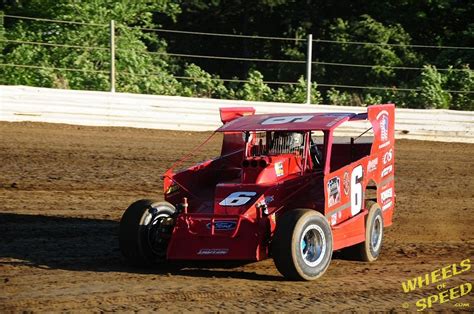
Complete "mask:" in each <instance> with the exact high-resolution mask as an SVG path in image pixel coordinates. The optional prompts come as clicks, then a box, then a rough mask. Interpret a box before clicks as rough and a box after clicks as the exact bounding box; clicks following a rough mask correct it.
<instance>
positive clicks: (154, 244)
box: [145, 208, 170, 256]
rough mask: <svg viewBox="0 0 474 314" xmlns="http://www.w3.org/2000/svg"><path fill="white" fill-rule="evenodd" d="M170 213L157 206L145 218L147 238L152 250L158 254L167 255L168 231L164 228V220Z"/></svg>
mask: <svg viewBox="0 0 474 314" xmlns="http://www.w3.org/2000/svg"><path fill="white" fill-rule="evenodd" d="M168 217H170V215H169V214H168V213H164V212H161V213H160V212H159V210H158V209H157V208H151V209H150V210H149V215H148V216H147V217H146V218H145V226H146V238H147V241H148V245H149V247H150V248H151V250H152V252H153V253H154V254H155V255H157V256H164V255H166V248H167V247H168V240H169V239H168V237H167V232H163V230H162V228H161V227H162V226H161V224H162V222H163V219H164V218H168Z"/></svg>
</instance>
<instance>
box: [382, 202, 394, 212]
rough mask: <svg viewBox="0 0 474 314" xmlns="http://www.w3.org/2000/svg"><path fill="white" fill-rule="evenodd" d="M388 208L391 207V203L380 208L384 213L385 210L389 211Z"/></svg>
mask: <svg viewBox="0 0 474 314" xmlns="http://www.w3.org/2000/svg"><path fill="white" fill-rule="evenodd" d="M390 207H392V201H390V202H388V203H387V204H385V205H383V206H382V211H386V210H387V209H389V208H390Z"/></svg>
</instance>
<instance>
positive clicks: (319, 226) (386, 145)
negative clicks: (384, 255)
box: [119, 104, 395, 280]
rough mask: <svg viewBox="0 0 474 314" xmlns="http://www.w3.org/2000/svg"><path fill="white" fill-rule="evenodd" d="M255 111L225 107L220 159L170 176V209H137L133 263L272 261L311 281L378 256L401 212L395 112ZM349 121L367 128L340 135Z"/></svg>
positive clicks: (126, 244)
mask: <svg viewBox="0 0 474 314" xmlns="http://www.w3.org/2000/svg"><path fill="white" fill-rule="evenodd" d="M254 113H255V110H254V109H253V108H248V107H242V108H221V109H220V115H221V120H222V122H223V123H224V125H223V126H221V127H220V128H219V129H217V130H216V132H220V133H222V134H223V144H222V150H221V155H220V157H217V158H214V159H211V160H207V161H205V162H202V163H199V164H197V165H194V166H192V167H189V168H187V169H184V170H180V171H177V172H175V170H174V169H173V167H172V168H171V169H169V170H168V171H167V172H166V173H165V174H164V197H165V200H166V202H155V201H152V200H140V201H137V202H135V203H133V204H132V205H130V207H129V208H128V209H127V210H126V211H125V213H124V215H123V217H122V219H121V221H120V235H119V240H120V248H121V251H122V254H123V256H124V257H125V259H126V260H127V261H128V262H130V263H131V264H135V265H146V264H148V265H150V264H156V263H162V262H171V261H180V260H181V261H183V260H186V261H189V260H228V261H230V260H232V261H249V262H251V261H260V260H263V259H266V258H269V257H272V258H273V260H274V262H275V265H276V267H277V269H278V270H279V271H280V273H281V274H283V275H284V276H285V277H286V278H288V279H296V280H313V279H316V278H318V277H319V276H321V275H322V274H323V273H324V272H325V271H326V269H327V268H328V266H329V263H330V261H331V257H332V253H333V251H336V250H344V251H346V252H347V253H349V254H351V257H353V258H357V259H360V260H364V261H369V262H371V261H374V260H376V259H377V257H378V256H379V254H380V250H381V247H382V240H383V234H384V232H383V230H384V227H387V226H389V225H391V224H392V216H393V211H394V205H395V189H394V171H395V168H394V166H395V165H394V157H395V155H394V153H395V151H394V140H395V138H394V123H395V116H394V115H395V107H394V105H392V104H387V105H375V106H370V107H368V108H367V112H364V113H360V114H356V113H298V114H261V115H256V114H254ZM343 124H345V125H357V124H358V125H359V128H356V129H359V130H360V126H364V125H365V126H366V127H367V129H366V131H364V132H363V133H361V134H359V133H360V132H359V133H358V135H357V136H352V137H347V136H337V134H338V131H340V130H343V129H340V128H339V126H341V125H343ZM352 130H354V128H353V129H352ZM193 153H194V152H193Z"/></svg>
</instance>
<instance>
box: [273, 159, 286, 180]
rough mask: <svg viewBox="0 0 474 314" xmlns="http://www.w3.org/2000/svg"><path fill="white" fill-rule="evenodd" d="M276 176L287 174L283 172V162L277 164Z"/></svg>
mask: <svg viewBox="0 0 474 314" xmlns="http://www.w3.org/2000/svg"><path fill="white" fill-rule="evenodd" d="M275 174H276V176H277V177H281V176H282V175H284V174H285V172H284V171H283V162H277V163H275Z"/></svg>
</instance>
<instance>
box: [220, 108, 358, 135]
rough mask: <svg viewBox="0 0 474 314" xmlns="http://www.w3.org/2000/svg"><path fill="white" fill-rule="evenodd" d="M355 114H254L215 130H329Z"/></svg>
mask: <svg viewBox="0 0 474 314" xmlns="http://www.w3.org/2000/svg"><path fill="white" fill-rule="evenodd" d="M356 116H358V115H357V114H356V113H350V112H330V113H314V112H312V113H286V114H285V113H274V114H256V115H248V116H243V117H240V118H237V119H235V120H232V121H230V122H228V123H226V124H224V125H223V126H221V127H220V128H219V129H217V132H242V131H312V130H330V129H334V128H335V127H337V126H338V125H340V124H341V123H343V122H345V121H347V120H350V119H352V118H354V117H356Z"/></svg>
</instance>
